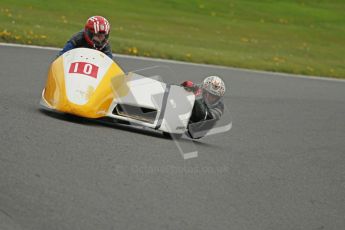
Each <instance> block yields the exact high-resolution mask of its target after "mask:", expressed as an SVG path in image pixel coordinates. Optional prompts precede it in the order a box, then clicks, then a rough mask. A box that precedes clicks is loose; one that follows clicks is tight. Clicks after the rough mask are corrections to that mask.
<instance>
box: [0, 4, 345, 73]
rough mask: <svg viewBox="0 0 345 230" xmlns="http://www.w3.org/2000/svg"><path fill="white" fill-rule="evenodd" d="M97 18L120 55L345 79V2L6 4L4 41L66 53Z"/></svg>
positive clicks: (0, 32)
mask: <svg viewBox="0 0 345 230" xmlns="http://www.w3.org/2000/svg"><path fill="white" fill-rule="evenodd" d="M93 15H102V16H104V17H106V18H107V19H108V20H109V21H110V23H111V25H112V31H111V45H112V49H113V52H115V53H124V54H131V55H138V56H147V57H159V58H167V59H175V60H182V61H191V62H198V63H209V64H217V65H225V66H232V67H242V68H250V69H260V70H269V71H279V72H288V73H296V74H305V75H318V76H330V77H337V78H345V1H344V0H329V1H323V0H295V1H293V0H280V1H273V0H260V1H254V0H247V1H246V0H217V1H216V0H208V1H202V0H162V1H159V0H157V1H154V0H132V1H110V0H98V1H92V2H91V1H90V2H86V1H80V0H74V1H66V0H60V1H41V0H27V1H22V0H1V3H0V42H12V43H22V44H35V45H43V46H55V47H63V45H64V44H65V42H66V41H67V40H68V39H69V38H70V37H71V36H72V34H74V33H75V32H77V31H79V30H81V29H82V28H83V26H84V23H85V22H86V19H87V18H88V17H90V16H93Z"/></svg>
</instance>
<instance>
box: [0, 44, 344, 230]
mask: <svg viewBox="0 0 345 230" xmlns="http://www.w3.org/2000/svg"><path fill="white" fill-rule="evenodd" d="M55 55H56V51H52V50H40V49H29V48H18V47H4V46H0V79H1V83H0V122H1V139H0V229H1V230H7V229H25V230H26V229H32V230H41V229H42V230H43V229H73V230H76V229H83V230H86V229H102V230H103V229H107V230H111V229H114V230H115V229H140V230H141V229H150V230H152V229H159V230H161V229H174V230H175V229H205V230H210V229H227V230H228V229H255V230H256V229H265V230H267V229H272V230H276V229H281V230H284V229H286V230H288V229H303V230H306V229H311V230H321V229H335V230H339V229H345V120H344V115H345V83H344V82H337V81H326V80H310V79H305V78H296V77H286V76H281V75H274V74H268V73H259V72H248V71H242V70H236V69H231V68H215V67H205V66H199V67H198V66H195V65H186V64H178V63H159V62H158V63H157V62H155V63H154V62H152V61H150V60H136V59H131V58H125V57H122V58H116V60H117V62H118V63H119V64H120V65H121V66H122V67H123V68H124V69H125V70H126V71H129V70H134V69H139V68H144V67H149V66H152V65H157V64H164V65H168V66H170V67H171V68H172V69H173V70H174V71H175V72H176V74H177V76H176V77H175V78H173V79H169V81H171V82H175V83H179V82H181V81H183V80H185V79H191V80H194V81H198V80H200V79H202V78H203V76H206V75H208V74H217V75H220V76H222V77H223V78H224V79H225V82H226V84H227V86H229V88H230V90H229V94H228V95H227V96H226V97H225V104H226V106H227V108H229V110H230V111H231V115H232V120H233V128H232V130H231V131H230V132H228V133H226V134H223V135H219V136H210V137H208V138H206V139H203V140H200V141H199V142H195V143H194V148H196V149H197V151H198V157H197V158H193V159H189V160H184V159H183V158H182V157H181V154H180V153H179V151H178V148H177V147H176V145H175V142H174V141H173V140H170V139H166V138H163V137H161V136H160V135H158V134H157V133H150V132H146V131H142V132H134V130H131V129H128V128H124V127H121V126H118V127H117V126H109V125H101V124H98V123H94V122H90V121H87V120H78V119H76V118H74V117H71V116H60V115H54V114H52V113H46V112H42V111H40V110H39V106H38V103H39V99H40V93H41V90H42V89H43V87H44V84H45V81H46V73H47V69H48V66H49V63H50V61H51V60H52V59H53V57H54V56H55ZM185 144H187V145H188V144H190V143H185Z"/></svg>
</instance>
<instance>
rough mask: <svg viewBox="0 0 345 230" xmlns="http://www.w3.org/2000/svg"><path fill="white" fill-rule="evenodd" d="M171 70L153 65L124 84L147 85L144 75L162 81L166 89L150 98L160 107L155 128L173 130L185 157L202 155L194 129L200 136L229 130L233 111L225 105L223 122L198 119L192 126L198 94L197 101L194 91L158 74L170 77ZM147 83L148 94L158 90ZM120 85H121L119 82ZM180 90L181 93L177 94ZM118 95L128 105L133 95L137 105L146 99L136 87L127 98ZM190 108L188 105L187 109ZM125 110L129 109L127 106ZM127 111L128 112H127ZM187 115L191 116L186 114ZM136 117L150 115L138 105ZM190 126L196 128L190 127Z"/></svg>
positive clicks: (114, 88)
mask: <svg viewBox="0 0 345 230" xmlns="http://www.w3.org/2000/svg"><path fill="white" fill-rule="evenodd" d="M169 71H170V72H171V69H170V68H168V67H150V68H145V69H142V70H138V71H135V72H130V73H128V74H127V75H126V76H125V77H124V78H123V79H125V82H124V84H122V85H126V87H128V88H130V87H129V84H130V85H131V86H133V85H134V86H136V85H140V87H143V85H142V82H140V79H142V78H140V77H142V76H144V77H145V78H150V79H151V80H154V81H152V82H157V81H158V82H160V84H161V88H163V89H164V88H165V90H161V91H160V92H158V93H157V92H155V93H152V94H151V97H150V100H151V102H152V103H153V104H154V107H155V108H158V109H157V111H158V113H157V115H156V118H155V122H153V123H152V125H155V127H154V128H155V129H156V130H161V131H163V133H164V132H165V133H171V134H170V135H169V136H170V137H171V139H172V140H173V141H174V143H175V145H176V147H177V149H178V151H179V153H180V154H181V156H182V157H183V159H192V158H196V157H198V151H197V148H196V145H195V144H194V141H195V140H194V139H193V138H191V134H190V132H191V131H193V134H194V135H195V136H197V137H199V138H201V137H204V136H210V135H214V134H219V133H224V132H227V131H229V130H230V129H231V127H232V123H231V119H229V118H230V113H229V110H228V109H227V108H226V107H225V108H224V114H223V116H222V119H220V120H219V122H218V121H216V122H215V121H214V120H213V121H212V122H197V123H193V124H192V126H191V125H190V124H189V123H188V121H189V118H190V115H191V112H192V108H193V105H194V100H195V97H194V95H193V96H192V98H193V100H191V99H190V98H191V97H189V96H190V95H191V93H189V94H188V93H185V89H184V88H182V87H180V86H179V85H169V84H166V83H164V79H163V78H162V77H161V76H162V75H161V74H157V72H158V73H159V72H161V73H162V74H164V75H163V76H166V73H167V72H169ZM170 79H174V78H170ZM135 81H138V82H135ZM147 84H148V85H146V86H145V87H146V88H145V95H147V93H149V92H154V90H153V87H151V85H150V82H149V83H147ZM114 85H115V84H113V90H114V93H115V95H117V91H121V90H119V88H118V86H115V87H114ZM117 85H119V84H118V83H117ZM173 90H175V92H173ZM178 90H180V91H178ZM176 91H177V92H180V93H179V94H176ZM174 93H175V94H176V95H175V96H171V94H174ZM116 98H117V103H118V104H120V103H123V104H125V103H126V100H128V98H130V100H131V101H132V102H135V104H137V105H141V101H139V100H142V97H138V96H137V95H136V94H135V92H132V90H128V93H127V94H126V98H123V97H121V96H119V95H117V96H116ZM186 108H188V111H187V112H186ZM123 109H124V110H125V108H123ZM124 112H125V113H127V111H124ZM128 113H130V111H128ZM186 115H188V117H186ZM136 116H138V117H147V114H145V112H144V111H142V110H141V109H140V108H137V111H136ZM129 122H130V124H131V125H133V126H138V124H137V123H136V122H131V121H129ZM188 128H190V129H193V130H188ZM199 138H198V139H199Z"/></svg>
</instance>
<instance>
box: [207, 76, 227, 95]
mask: <svg viewBox="0 0 345 230" xmlns="http://www.w3.org/2000/svg"><path fill="white" fill-rule="evenodd" d="M202 88H203V89H204V90H206V91H207V92H209V93H211V94H213V95H216V96H219V97H222V96H224V94H225V84H224V81H223V80H222V79H221V78H220V77H218V76H209V77H206V78H205V79H204V81H203V83H202Z"/></svg>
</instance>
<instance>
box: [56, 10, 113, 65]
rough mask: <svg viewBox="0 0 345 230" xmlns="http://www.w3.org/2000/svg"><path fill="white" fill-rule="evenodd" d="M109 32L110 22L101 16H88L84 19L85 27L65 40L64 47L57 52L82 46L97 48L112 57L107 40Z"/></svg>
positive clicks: (60, 53) (61, 52)
mask: <svg viewBox="0 0 345 230" xmlns="http://www.w3.org/2000/svg"><path fill="white" fill-rule="evenodd" d="M109 33H110V24H109V22H108V20H107V19H105V18H104V17H102V16H93V17H90V18H89V19H87V21H86V24H85V28H84V29H83V30H81V31H79V32H78V33H76V34H74V35H73V36H72V38H71V39H70V40H68V41H67V43H66V44H65V46H64V48H63V49H62V50H61V51H60V52H59V56H60V55H62V54H63V53H65V52H67V51H69V50H71V49H74V48H80V47H83V48H90V49H96V50H99V51H101V52H103V53H104V54H106V55H107V56H108V57H110V58H113V54H112V52H111V47H110V44H109V42H108V38H109Z"/></svg>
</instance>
